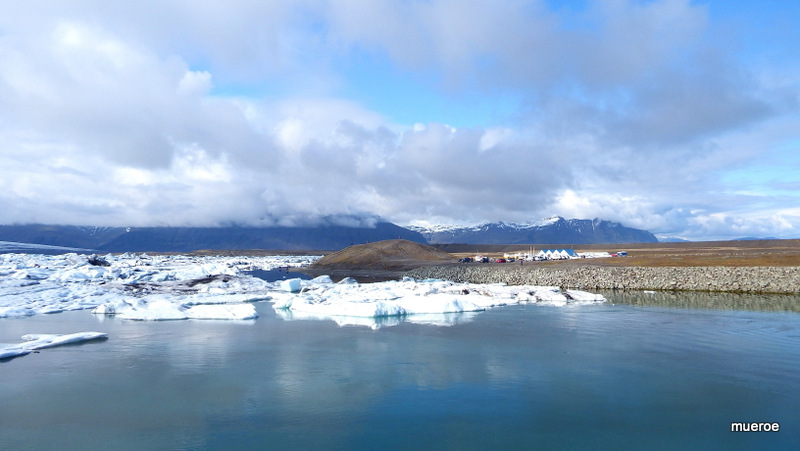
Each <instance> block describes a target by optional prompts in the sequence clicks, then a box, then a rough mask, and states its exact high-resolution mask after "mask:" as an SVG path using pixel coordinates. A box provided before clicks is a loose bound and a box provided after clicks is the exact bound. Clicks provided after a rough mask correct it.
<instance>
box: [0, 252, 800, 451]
mask: <svg viewBox="0 0 800 451" xmlns="http://www.w3.org/2000/svg"><path fill="white" fill-rule="evenodd" d="M54 258H55V257H54ZM70 258H72V260H73V261H72V262H71V263H68V264H67V263H65V264H60V263H59V264H49V266H52V267H57V268H59V269H57V270H55V271H52V272H51V273H49V275H48V274H45V272H46V267H48V265H46V264H43V262H38V263H36V264H31V265H28V264H21V263H19V262H17V263H15V266H13V268H12V267H11V266H8V267H7V268H6V270H5V276H6V278H9V279H13V280H12V281H11V282H14V280H16V281H20V280H22V281H23V282H24V283H21V284H17V285H15V284H14V283H11V282H10V285H7V286H5V288H4V289H6V290H7V291H5V292H4V299H5V300H6V301H5V302H6V303H7V304H9V307H7V310H6V317H5V318H0V343H18V342H20V337H22V336H23V335H29V334H75V333H76V332H82V331H94V332H95V333H100V334H104V335H105V336H107V338H106V337H105V336H104V339H103V340H90V341H85V342H76V343H74V344H68V345H64V346H59V347H53V348H44V349H39V350H33V351H31V353H29V354H27V355H24V356H20V357H18V358H13V359H4V360H0V387H2V388H0V405H1V406H3V408H2V409H0V449H55V448H58V449H104V448H107V449H110V448H113V449H223V448H239V449H248V448H249V449H264V448H269V449H310V448H321V449H375V448H381V449H417V448H427V449H487V448H493V449H494V448H499V449H531V448H536V449H554V448H560V449H578V448H583V449H586V448H591V449H620V448H645V449H675V448H676V447H681V448H688V449H692V448H695V449H696V448H700V447H703V448H709V447H716V448H726V449H752V448H761V449H768V448H773V449H787V448H792V447H796V446H795V445H797V444H798V443H800V436H798V430H800V413H798V409H797V408H796V400H797V399H800V378H798V377H797V373H798V370H799V369H800V352H798V349H800V346H798V345H800V315H798V314H797V313H793V312H757V311H751V310H730V309H727V308H724V306H725V305H727V304H726V303H722V304H719V303H715V301H714V299H716V297H715V296H714V295H708V294H703V295H699V294H677V295H675V294H671V295H669V296H672V297H677V298H679V299H681V300H683V301H685V302H684V304H686V305H692V306H696V305H701V306H702V305H710V306H711V307H710V308H699V309H697V308H676V307H666V306H662V305H661V304H660V303H663V302H666V301H664V300H663V299H662V298H663V297H664V296H660V295H655V294H652V293H625V294H624V295H622V294H614V293H607V294H606V297H607V298H608V302H600V301H597V299H594V300H593V299H587V300H586V301H583V302H574V300H573V302H566V301H565V300H564V299H563V298H562V297H559V296H558V295H559V293H556V292H553V291H548V290H547V289H545V290H544V291H543V292H542V293H539V294H538V296H540V297H545V298H547V299H549V300H548V301H545V302H540V301H537V302H533V303H529V302H523V303H514V302H510V299H512V296H517V297H518V296H519V295H520V294H522V293H520V292H512V291H509V290H507V289H505V288H502V287H496V286H477V287H476V286H471V287H469V289H467V291H472V293H469V294H464V296H465V297H466V298H472V299H475V298H474V295H475V294H476V292H480V291H484V292H486V291H488V292H489V294H491V295H492V296H490V297H494V298H500V299H501V300H502V301H503V302H499V303H500V304H505V305H503V306H501V307H497V308H491V306H486V308H485V309H478V311H460V312H451V313H446V314H443V313H440V314H435V313H418V314H403V315H395V316H381V317H378V318H370V317H367V316H362V317H354V316H346V315H345V316H339V315H335V314H333V315H331V314H330V313H331V308H333V307H331V305H330V303H329V302H328V301H330V300H331V299H332V298H334V299H335V298H339V297H347V298H348V302H355V303H357V304H358V303H359V302H361V301H364V300H365V299H372V300H373V301H374V300H375V298H377V297H380V296H383V298H385V299H384V300H386V299H390V298H391V299H395V298H397V297H398V295H397V293H407V292H409V291H414V290H420V288H421V287H422V288H424V290H423V291H424V293H426V294H433V295H437V296H438V295H441V294H443V293H445V292H446V291H447V290H449V289H452V288H453V287H448V286H446V284H445V285H435V284H430V285H425V284H423V283H418V282H414V281H405V282H400V281H398V282H396V283H393V284H384V285H369V284H363V285H358V284H353V283H350V284H348V283H344V284H332V283H327V282H324V281H317V282H313V281H303V282H302V283H303V284H312V285H306V288H308V290H307V292H306V293H304V294H303V296H302V297H301V299H303V301H302V302H300V303H299V304H298V305H297V306H295V307H299V308H297V309H294V310H293V309H291V308H275V307H276V306H278V305H282V306H284V307H287V306H288V307H291V303H290V302H289V300H291V299H297V295H296V294H293V293H289V292H287V291H285V290H281V289H280V286H275V285H271V286H270V289H271V290H272V291H271V292H272V294H273V296H274V297H273V298H272V299H271V300H269V301H258V302H247V303H245V304H244V305H247V306H251V307H252V308H253V309H254V311H255V315H253V316H252V317H250V316H248V317H249V318H250V319H237V316H236V315H234V316H233V317H232V318H233V319H228V320H224V321H223V320H198V319H188V320H182V321H130V320H127V319H125V316H124V315H113V316H110V315H98V314H92V313H91V309H92V308H96V306H97V305H110V304H114V303H119V302H120V300H121V299H122V297H123V294H124V293H128V294H130V293H129V292H127V291H122V292H120V291H118V290H117V288H114V287H113V285H114V283H113V281H114V280H117V279H114V278H113V277H112V278H111V279H109V280H105V279H103V277H106V276H108V274H109V271H110V270H108V271H107V270H100V269H99V268H94V267H87V266H86V265H85V264H83V263H81V262H80V261H78V260H79V259H78V260H76V259H75V258H73V257H70ZM68 260H69V258H68ZM54 261H56V262H58V261H61V260H54ZM131 261H146V262H147V264H146V265H144V267H146V268H148V269H147V271H144V272H136V271H133V270H131V271H129V272H127V273H126V272H125V271H123V272H122V273H120V274H122V275H124V276H125V277H126V278H131V277H133V278H134V279H135V280H136V281H137V282H136V284H137V285H136V286H137V287H138V288H137V289H141V290H145V291H146V293H145V294H144V295H143V296H144V298H148V297H152V296H155V297H156V298H157V299H158V301H157V302H160V303H163V301H164V297H165V296H167V298H169V296H172V297H175V298H178V299H181V300H183V301H187V300H188V301H187V303H186V305H187V306H188V307H190V308H194V306H195V305H198V304H196V303H197V302H198V301H200V302H205V301H209V299H210V298H212V297H213V295H215V293H216V294H219V293H220V292H222V293H223V294H224V295H223V297H224V298H225V301H226V302H225V304H222V305H223V306H224V305H227V304H232V305H243V304H242V303H241V301H242V299H245V298H249V299H251V301H252V300H257V299H258V296H256V297H255V298H253V297H252V296H253V293H255V292H256V291H258V290H256V288H258V289H259V290H260V289H263V288H264V286H262V285H258V284H257V283H256V282H255V281H249V282H248V281H247V280H249V279H243V280H240V281H236V280H228V281H222V280H219V279H214V280H206V282H207V283H204V284H200V285H199V286H201V289H200V290H196V291H191V292H187V290H188V288H192V287H189V285H191V284H187V283H184V282H181V280H180V279H181V278H182V277H183V276H181V274H184V273H185V274H184V275H186V274H188V275H191V276H192V277H200V278H204V279H208V274H207V273H210V272H217V273H218V272H220V270H221V269H224V268H227V269H228V270H230V271H227V272H230V273H232V274H231V275H232V276H233V275H235V273H236V271H235V267H236V266H237V265H239V266H243V267H247V268H248V269H252V266H253V264H252V263H253V262H250V263H247V264H245V265H243V263H246V262H241V261H233V262H229V264H225V265H220V261H205V260H204V261H202V262H197V261H183V262H181V261H180V260H178V261H176V260H174V259H173V260H169V261H168V264H167V262H161V263H160V264H153V261H151V260H148V259H143V258H141V257H131V258H129V259H121V260H120V261H119V262H117V263H119V264H123V263H125V264H126V265H128V264H130V263H131ZM126 262H127V263H126ZM51 263H52V262H51ZM112 263H114V262H113V261H112ZM181 265H183V266H181ZM123 266H124V265H123ZM129 266H131V267H132V268H133V266H132V265H129ZM267 266H268V265H267ZM153 267H157V268H162V269H164V268H166V270H153V269H152V268H153ZM8 268H11V269H8ZM110 268H111V269H113V268H114V265H113V264H112V265H111V267H110ZM136 268H139V267H138V266H136ZM180 268H183V269H180ZM202 268H205V269H204V270H201V269H202ZM20 271H23V272H25V271H28V274H31V275H33V277H31V278H21V277H19V276H20V274H21V273H20ZM111 272H113V271H111ZM222 272H226V271H224V270H223V271H222ZM98 274H99V275H101V276H103V277H100V278H97V276H98ZM120 274H117V275H116V276H114V277H117V276H120ZM137 274H138V275H137ZM142 274H149V275H147V276H146V277H145V278H146V279H148V280H143V279H142V276H141V275H142ZM15 275H16V276H17V277H16V278H15V277H14V276H15ZM51 279H52V280H56V279H57V280H67V281H69V282H68V283H69V284H73V283H75V284H76V285H75V286H72V285H69V287H68V288H64V287H63V286H61V288H58V287H55V286H53V287H51V286H49V285H47V283H45V282H42V281H47V280H51ZM84 279H85V280H84ZM37 280H38V281H40V282H42V283H40V284H38V285H40V286H39V287H38V288H36V289H37V290H38V291H35V292H36V293H38V295H37V296H38V297H45V298H47V297H48V296H51V298H48V299H51V301H52V300H53V299H57V298H56V297H52V296H53V293H56V294H58V296H61V297H62V299H61V301H59V302H58V304H59V305H55V306H54V305H50V304H53V303H52V302H51V303H50V304H48V303H47V302H45V303H44V304H41V303H39V304H36V305H37V309H39V310H36V311H35V312H34V313H32V314H22V313H24V312H23V310H24V309H23V308H22V307H21V306H20V304H19V303H16V302H14V301H8V299H12V298H13V296H17V295H19V292H20V290H21V289H24V288H25V286H22V285H25V284H28V283H31V284H32V285H30V286H31V287H37V284H35V283H34V282H35V281H37ZM81 280H83V281H81ZM92 280H94V281H95V282H97V283H98V284H101V286H102V287H105V286H106V285H112V287H111V288H112V289H111V290H110V291H108V290H106V289H105V288H103V290H101V291H100V292H98V291H97V290H96V289H97V288H98V286H96V285H93V284H94V283H95V282H92ZM145 282H146V283H145ZM284 282H286V281H283V282H279V283H284ZM297 283H298V284H299V283H300V281H298V282H297ZM315 283H316V286H315V285H313V284H315ZM87 284H88V285H87ZM18 285H19V286H18ZM289 285H291V284H289ZM87 286H90V287H92V288H87ZM295 286H296V285H295ZM432 287H433V288H432ZM437 287H438V288H437ZM456 288H458V289H459V290H460V291H463V290H464V289H465V288H460V287H456ZM115 290H117V291H115ZM147 290H149V291H147ZM527 291H528V294H529V295H530V293H532V292H533V291H531V290H527ZM534 291H535V290H534ZM387 292H390V293H394V294H391V295H387V294H386V293H387ZM14 293H17V294H14ZM59 293H60V294H59ZM139 294H140V295H141V293H139ZM576 296H577V297H578V298H580V294H579V293H576ZM35 297H36V296H33V297H24V296H23V297H22V299H23V300H27V301H31V300H33V298H35ZM435 297H436V296H434V298H435ZM228 298H230V299H228ZM401 298H402V296H401ZM87 299H89V300H90V301H87ZM514 299H516V298H514ZM654 299H655V301H654ZM742 299H745V300H749V299H751V297H747V296H744V297H738V298H736V300H735V302H734V304H736V305H741V304H744V305H752V303H748V302H744V303H742V302H741V300H742ZM752 299H756V298H755V297H753V298H752ZM771 299H773V298H771V297H766V298H764V297H762V298H760V301H759V302H761V303H764V302H765V301H766V303H768V304H769V303H770V302H771ZM780 299H781V301H780V303H779V305H783V304H781V303H784V304H785V303H787V302H791V301H792V299H789V298H787V297H781V298H780ZM475 300H476V302H483V303H486V301H485V300H482V299H475ZM794 300H795V301H799V302H800V299H797V298H795V299H794ZM0 301H2V300H0ZM27 301H26V302H27ZM62 301H63V302H62ZM227 301H230V302H227ZM87 302H88V303H87ZM380 302H383V301H380V300H378V301H374V303H375V305H376V306H380V308H381V309H385V308H393V307H392V305H391V304H386V305H384V304H380ZM653 302H656V305H655V306H653V305H650V306H642V305H647V304H648V303H653ZM669 302H673V303H674V301H669ZM287 304H288V305H287ZM115 305H117V304H115ZM119 305H121V304H119ZM119 305H118V306H119ZM126 305H128V304H126ZM199 305H204V304H199ZM209 305H210V306H213V305H218V304H209ZM403 305H404V306H405V307H404V308H411V309H413V308H417V309H419V306H416V304H415V303H405V304H403ZM441 305H445V304H441ZM465 305H466V303H465ZM678 305H682V304H678ZM720 305H722V308H721V307H720ZM317 307H321V310H320V309H317ZM78 308H80V309H82V310H76V309H78ZM181 308H184V307H181ZM360 308H361V306H359V311H360ZM711 308H715V309H716V310H712V309H711ZM151 310H152V309H151ZM467 310H470V309H467ZM148 311H150V310H148ZM46 312H60V313H54V314H44V313H46ZM157 312H160V310H158V311H157ZM184 313H185V312H184ZM334 313H335V311H334ZM188 317H189V316H187V318H188ZM162 319H164V318H162ZM79 335H80V334H79ZM65 336H68V335H65ZM91 336H92V335H89V337H91ZM32 337H33V338H38V339H40V340H41V339H43V338H41V337H42V336H41V335H33V336H32ZM753 421H755V422H777V423H779V424H780V430H779V432H758V433H743V432H737V433H733V432H730V427H731V423H732V422H753Z"/></svg>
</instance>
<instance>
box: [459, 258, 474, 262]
mask: <svg viewBox="0 0 800 451" xmlns="http://www.w3.org/2000/svg"><path fill="white" fill-rule="evenodd" d="M458 262H459V263H470V262H472V257H464V258H462V259H459V260H458Z"/></svg>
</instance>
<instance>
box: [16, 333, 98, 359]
mask: <svg viewBox="0 0 800 451" xmlns="http://www.w3.org/2000/svg"><path fill="white" fill-rule="evenodd" d="M107 338H108V334H106V333H104V332H77V333H74V334H28V335H23V336H22V339H23V340H24V342H23V343H18V344H12V345H3V344H0V359H8V358H11V357H18V356H23V355H26V354H30V353H31V351H35V350H37V349H45V348H53V347H56V346H63V345H67V344H73V343H81V342H85V341H92V340H101V339H103V340H104V339H107Z"/></svg>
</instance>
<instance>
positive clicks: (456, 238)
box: [409, 216, 658, 244]
mask: <svg viewBox="0 0 800 451" xmlns="http://www.w3.org/2000/svg"><path fill="white" fill-rule="evenodd" d="M409 229H411V230H415V231H417V232H419V233H421V234H422V235H423V236H424V237H425V239H427V240H428V243H430V244H456V243H463V244H539V243H541V244H545V243H572V244H613V243H657V242H658V238H656V236H655V235H653V234H652V233H650V232H648V231H646V230H641V229H634V228H630V227H625V226H623V225H622V224H619V223H617V222H612V221H606V220H602V219H564V218H562V217H560V216H554V217H552V218H548V219H545V220H542V221H539V222H535V223H528V224H517V223H509V222H495V223H486V224H481V225H478V226H473V227H442V226H437V227H429V228H424V227H409Z"/></svg>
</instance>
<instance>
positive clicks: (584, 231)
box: [0, 216, 658, 252]
mask: <svg viewBox="0 0 800 451" xmlns="http://www.w3.org/2000/svg"><path fill="white" fill-rule="evenodd" d="M398 238H399V239H405V240H408V241H413V242H417V243H424V244H559V243H560V244H592V243H597V244H603V243H609V244H611V243H651V242H657V241H658V239H657V238H656V237H655V236H654V235H653V234H652V233H650V232H648V231H645V230H640V229H633V228H630V227H625V226H622V225H621V224H619V223H616V222H611V221H605V220H601V219H593V220H589V219H564V218H562V217H559V216H555V217H552V218H549V219H546V220H543V221H540V222H537V223H526V224H516V223H509V222H497V223H486V224H481V225H478V226H473V227H447V226H437V227H430V228H421V227H408V228H404V227H400V226H398V225H395V224H392V223H390V222H385V221H376V222H374V223H372V225H371V226H366V225H361V226H357V227H353V226H347V225H337V224H333V223H323V224H322V225H317V226H307V227H248V226H229V227H85V226H68V225H42V224H29V225H0V241H8V242H16V243H31V244H36V245H47V246H59V247H63V248H79V249H85V250H90V251H95V252H191V251H196V250H202V249H226V250H246V249H276V250H277V249H281V250H296V251H299V250H338V249H343V248H345V247H348V246H351V245H354V244H364V243H369V242H375V241H382V240H388V239H398ZM6 247H7V246H6ZM20 249H21V248H20ZM0 250H2V248H0ZM65 251H68V250H65Z"/></svg>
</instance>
